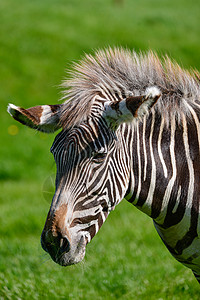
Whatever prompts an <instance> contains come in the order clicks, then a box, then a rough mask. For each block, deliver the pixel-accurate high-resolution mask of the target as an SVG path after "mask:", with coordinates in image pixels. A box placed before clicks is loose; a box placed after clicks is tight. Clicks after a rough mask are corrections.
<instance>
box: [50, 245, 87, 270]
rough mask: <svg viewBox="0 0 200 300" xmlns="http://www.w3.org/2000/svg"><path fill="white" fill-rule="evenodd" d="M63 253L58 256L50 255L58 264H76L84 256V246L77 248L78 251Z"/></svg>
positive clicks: (64, 265)
mask: <svg viewBox="0 0 200 300" xmlns="http://www.w3.org/2000/svg"><path fill="white" fill-rule="evenodd" d="M70 252H71V251H69V252H68V253H63V254H61V255H60V256H56V257H52V259H53V261H54V262H56V263H57V264H59V265H60V266H63V267H67V266H71V265H75V264H78V263H79V262H81V261H82V260H83V259H84V257H85V247H82V248H81V249H79V250H78V253H70Z"/></svg>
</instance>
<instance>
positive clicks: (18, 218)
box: [0, 0, 200, 300]
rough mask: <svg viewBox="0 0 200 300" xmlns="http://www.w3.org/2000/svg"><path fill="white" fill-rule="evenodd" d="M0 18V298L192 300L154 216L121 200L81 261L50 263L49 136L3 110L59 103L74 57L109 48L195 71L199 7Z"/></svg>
mask: <svg viewBox="0 0 200 300" xmlns="http://www.w3.org/2000/svg"><path fill="white" fill-rule="evenodd" d="M0 20H1V27H0V62H1V67H0V105H1V110H0V114H1V115H0V120H1V131H0V135H1V146H0V186H1V193H0V299H170V300H171V299H184V300H185V299H199V298H200V296H199V286H198V283H197V282H196V280H195V278H193V275H192V273H191V271H190V270H188V269H186V268H185V267H183V266H182V265H180V264H179V263H178V262H176V261H175V260H174V259H173V258H172V257H171V256H170V254H169V253H168V251H167V250H166V248H165V247H164V245H163V244H162V242H161V241H160V239H159V237H158V235H157V233H156V231H155V229H154V227H153V224H152V221H151V219H149V218H148V217H147V216H145V215H143V214H142V213H141V212H140V211H137V210H136V209H135V208H134V207H132V206H131V205H130V204H128V203H126V202H125V201H122V203H121V204H120V205H119V206H118V207H117V208H116V210H115V211H114V212H112V213H111V215H110V217H109V218H108V220H107V221H106V223H105V224H104V226H103V227H102V229H101V230H100V232H99V233H98V235H97V236H96V237H95V238H94V239H93V241H92V242H91V244H89V245H88V247H87V253H86V258H85V260H84V262H82V263H80V264H79V265H76V266H72V267H68V268H63V267H60V266H58V265H56V264H55V263H53V262H52V261H51V260H50V259H49V257H48V256H47V255H46V254H45V253H44V251H43V250H42V249H41V246H40V234H41V231H42V228H43V225H44V222H45V218H46V215H47V212H48V209H49V206H50V202H51V199H50V198H51V196H52V187H51V179H52V174H54V173H55V164H54V161H53V157H52V155H51V154H50V152H49V149H50V146H51V144H52V142H53V139H54V136H55V135H44V134H41V133H37V132H34V131H31V130H30V129H28V128H25V127H23V126H22V125H20V124H17V123H16V122H15V121H14V120H12V119H11V118H10V117H9V115H8V114H7V113H6V107H7V104H8V103H9V102H11V103H14V104H16V105H20V106H24V107H26V108H27V107H30V106H34V105H38V104H56V103H57V101H58V99H59V98H60V97H61V95H60V89H59V88H58V85H59V84H60V82H61V80H62V79H63V78H64V76H65V69H66V68H67V67H69V66H70V63H71V61H72V60H73V61H77V60H79V59H80V58H81V57H82V56H83V55H84V53H85V52H86V53H89V52H93V51H94V49H96V48H103V47H106V46H109V45H110V46H114V45H115V46H124V47H128V48H130V49H132V48H134V49H136V50H139V49H141V50H145V51H146V50H148V49H150V48H151V49H153V50H156V51H157V52H158V54H159V55H162V54H165V53H167V54H168V55H169V56H170V57H173V58H174V59H176V60H177V61H178V62H179V63H180V64H181V65H183V66H184V67H186V68H189V67H194V68H197V69H199V70H200V61H199V53H200V43H199V36H200V5H199V1H198V0H196V1H195V0H193V1H186V0H182V1H179V0H173V1H172V0H166V1H164V0H159V1H158V0H141V1H131V0H124V1H119V0H118V1H117V0H115V1H114V0H85V1H78V0H69V1H67V0H59V1H58V0H57V1H56V0H42V1H41V0H34V1H31V0H19V1H14V0H0ZM48 185H50V186H49V187H48ZM46 188H47V189H48V191H49V194H47V193H44V190H46Z"/></svg>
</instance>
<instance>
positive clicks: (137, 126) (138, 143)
mask: <svg viewBox="0 0 200 300" xmlns="http://www.w3.org/2000/svg"><path fill="white" fill-rule="evenodd" d="M136 130H137V156H138V188H137V194H136V200H137V199H138V198H139V195H140V191H141V159H140V137H139V125H138V122H137V125H136Z"/></svg>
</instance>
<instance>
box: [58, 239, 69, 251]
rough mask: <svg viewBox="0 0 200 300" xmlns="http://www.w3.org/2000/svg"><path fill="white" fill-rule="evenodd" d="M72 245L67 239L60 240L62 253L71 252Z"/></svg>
mask: <svg viewBox="0 0 200 300" xmlns="http://www.w3.org/2000/svg"><path fill="white" fill-rule="evenodd" d="M69 249H70V243H69V241H68V239H67V238H65V237H63V238H61V239H60V251H61V252H69Z"/></svg>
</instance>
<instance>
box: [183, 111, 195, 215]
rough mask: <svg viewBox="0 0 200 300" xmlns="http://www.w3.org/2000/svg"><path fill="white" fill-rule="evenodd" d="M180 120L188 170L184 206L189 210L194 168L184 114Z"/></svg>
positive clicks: (192, 192) (191, 198) (192, 191)
mask: <svg viewBox="0 0 200 300" xmlns="http://www.w3.org/2000/svg"><path fill="white" fill-rule="evenodd" d="M182 118H183V142H184V146H185V154H186V159H187V164H188V169H189V186H188V196H187V204H186V206H187V208H189V207H190V208H191V206H192V200H193V194H194V168H193V163H192V159H191V157H190V149H189V143H188V132H187V123H186V119H185V116H184V114H182ZM186 211H187V210H186ZM187 213H188V212H187Z"/></svg>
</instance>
